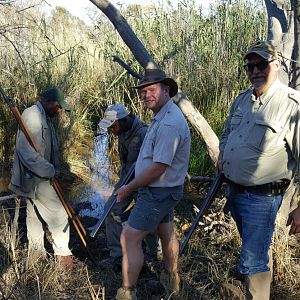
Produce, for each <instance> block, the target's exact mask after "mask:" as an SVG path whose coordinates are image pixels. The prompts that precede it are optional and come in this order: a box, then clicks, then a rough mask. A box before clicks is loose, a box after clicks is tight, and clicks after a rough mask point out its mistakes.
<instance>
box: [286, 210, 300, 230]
mask: <svg viewBox="0 0 300 300" xmlns="http://www.w3.org/2000/svg"><path fill="white" fill-rule="evenodd" d="M289 225H291V228H290V231H289V235H292V234H296V233H299V232H300V206H298V207H297V208H296V209H294V210H293V211H292V212H291V213H290V214H289V218H288V220H287V224H286V226H289Z"/></svg>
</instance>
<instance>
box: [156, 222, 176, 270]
mask: <svg viewBox="0 0 300 300" xmlns="http://www.w3.org/2000/svg"><path fill="white" fill-rule="evenodd" d="M157 234H158V236H159V237H160V239H161V246H162V252H163V259H164V265H165V269H166V270H167V271H168V272H169V273H173V272H177V268H178V253H179V243H178V240H177V237H176V234H175V232H174V228H173V222H169V223H161V224H159V226H158V228H157Z"/></svg>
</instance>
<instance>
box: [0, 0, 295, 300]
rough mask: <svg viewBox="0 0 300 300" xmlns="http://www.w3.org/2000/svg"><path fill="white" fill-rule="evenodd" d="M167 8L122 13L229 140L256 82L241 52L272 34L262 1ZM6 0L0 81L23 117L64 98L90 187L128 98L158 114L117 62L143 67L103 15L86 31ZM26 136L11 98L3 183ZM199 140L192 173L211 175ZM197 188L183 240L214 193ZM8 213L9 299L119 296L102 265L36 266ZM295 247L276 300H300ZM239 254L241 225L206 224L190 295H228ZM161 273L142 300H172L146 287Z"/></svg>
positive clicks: (2, 259)
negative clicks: (98, 152) (239, 102)
mask: <svg viewBox="0 0 300 300" xmlns="http://www.w3.org/2000/svg"><path fill="white" fill-rule="evenodd" d="M24 2H25V1H24ZM24 2H23V1H22V3H23V4H24ZM32 2H34V1H30V5H33V3H32ZM166 2H167V1H164V2H163V3H164V7H161V8H158V7H155V8H154V7H147V8H141V7H140V6H135V5H133V6H130V7H128V8H127V9H126V10H125V11H122V13H123V15H124V16H125V18H126V19H127V20H128V22H129V24H130V25H131V26H132V28H133V30H134V31H135V32H136V34H137V36H138V37H139V38H140V40H141V41H142V42H143V43H144V44H145V46H146V48H147V49H148V51H149V52H150V53H151V54H152V55H153V57H154V59H155V60H156V61H157V62H158V63H159V64H160V65H161V67H162V68H163V69H164V70H165V71H166V72H167V73H168V74H169V75H170V76H172V77H174V78H175V79H176V80H177V82H178V83H179V85H180V87H181V89H182V90H183V91H184V92H185V93H186V94H187V95H188V97H189V99H190V100H191V101H192V102H193V104H194V105H195V107H196V108H197V109H198V110H199V111H200V112H201V114H203V115H204V117H205V118H206V119H207V121H208V123H209V124H210V125H211V126H212V128H213V129H214V131H215V132H216V133H217V135H218V136H220V133H221V130H222V126H223V123H224V121H225V117H226V115H227V113H228V109H229V106H230V103H231V101H232V100H233V99H234V98H235V96H236V95H237V94H238V93H239V92H240V91H241V90H243V89H244V88H246V87H247V86H248V82H247V79H246V77H245V74H244V71H243V68H242V57H243V53H244V52H245V50H246V49H247V48H248V46H249V45H250V44H251V43H252V42H253V41H254V40H256V39H258V38H265V37H266V23H267V20H266V15H265V11H264V8H263V6H262V3H261V2H262V1H259V2H258V1H252V2H255V4H252V2H248V1H247V0H237V1H226V0H220V1H219V3H218V4H217V5H216V6H214V7H213V8H212V10H211V11H210V12H209V13H208V14H204V13H203V12H202V11H201V10H198V9H195V8H193V1H192V0H186V1H181V4H180V5H179V6H178V8H177V9H176V10H171V9H170V7H169V6H168V5H167V4H166ZM257 2H258V3H259V4H258V3H257ZM4 3H5V1H1V3H0V7H1V10H0V16H1V18H0V42H1V47H0V84H1V86H2V87H3V88H4V89H5V90H6V92H7V94H9V95H10V96H12V97H13V98H14V99H15V101H16V103H17V106H18V107H19V109H20V110H21V111H22V110H23V109H24V108H25V107H27V106H29V105H30V104H32V103H33V102H34V101H35V99H36V98H37V97H38V94H39V92H40V91H41V90H43V89H44V88H46V87H47V86H49V85H57V86H58V87H60V88H61V89H62V90H63V91H64V92H65V94H66V95H67V96H68V98H69V101H70V104H71V106H72V107H73V110H72V113H71V114H68V115H67V114H64V115H62V116H61V118H60V120H59V122H58V130H59V138H60V143H61V145H62V147H63V149H64V151H63V153H62V156H63V157H62V158H63V159H64V161H65V162H66V163H67V165H68V167H69V169H70V171H71V172H73V173H75V174H76V175H77V176H78V177H80V178H81V179H82V180H84V181H85V180H86V178H87V177H88V174H87V173H88V171H87V167H86V166H85V164H86V163H85V162H86V156H87V155H88V154H89V153H90V150H91V143H92V138H93V129H94V128H95V127H94V126H95V124H97V122H98V120H99V117H100V116H102V114H103V110H104V108H105V107H106V106H107V105H108V104H110V103H113V102H123V103H125V105H126V106H127V107H128V108H129V109H130V110H131V112H133V113H135V114H137V115H138V116H140V117H141V118H142V119H144V120H146V121H149V118H150V114H149V112H146V110H145V109H144V108H143V106H142V105H141V103H140V102H139V100H138V95H137V93H136V91H135V90H133V89H131V86H132V85H134V84H135V83H136V79H134V78H132V77H130V76H129V75H128V74H126V72H125V71H124V70H123V69H122V68H121V67H120V66H119V65H118V64H116V63H114V62H113V61H112V59H111V56H112V55H117V56H119V57H120V58H121V59H123V60H124V61H125V62H126V63H128V64H129V65H130V66H131V67H132V68H133V69H134V70H136V71H138V72H139V73H142V72H143V71H142V68H141V67H140V66H139V65H138V63H137V62H136V61H135V60H134V58H133V56H132V54H131V53H130V51H129V50H128V48H127V47H126V46H125V44H124V43H123V41H122V40H121V38H120V37H119V35H118V34H117V32H116V31H115V30H114V28H113V26H112V25H111V24H110V23H109V21H108V20H107V19H106V18H105V17H104V16H103V15H101V14H100V15H99V16H98V20H97V22H96V23H95V26H92V27H87V26H86V25H85V24H84V23H83V22H82V21H81V20H79V19H78V18H76V17H73V16H72V15H70V14H69V13H68V12H67V11H66V10H65V9H63V8H57V9H56V10H55V11H54V12H53V13H52V14H51V15H50V16H47V17H46V16H44V15H43V11H42V9H41V6H40V5H37V6H35V7H34V6H33V7H32V8H30V9H26V10H23V9H21V8H22V7H20V3H21V1H17V2H12V3H10V4H7V5H6V4H4ZM16 129H17V125H16V122H15V121H14V119H13V116H12V114H11V112H10V111H9V110H8V108H7V107H6V104H5V103H3V101H1V102H0V140H1V145H0V154H1V163H0V167H1V169H0V172H2V176H3V174H4V175H5V174H7V173H8V172H9V169H10V167H11V162H12V153H13V148H14V143H15V142H14V140H15V139H14V136H15V133H16ZM191 132H192V152H191V159H190V169H189V173H190V174H193V175H207V174H212V172H213V166H212V163H211V161H210V159H209V158H208V155H207V153H206V149H205V144H204V142H203V141H202V140H201V138H200V137H199V136H197V134H196V133H195V131H194V130H193V129H191ZM192 191H193V192H194V193H192V194H191V198H190V199H185V200H186V201H182V202H181V204H180V206H179V207H178V210H177V216H178V218H177V219H176V226H177V229H178V231H179V233H180V235H181V239H182V238H183V230H182V226H183V225H187V224H189V223H190V222H191V220H192V218H193V217H194V214H193V215H192V211H193V209H192V204H196V205H198V204H199V202H198V201H195V200H194V199H199V198H203V197H204V195H200V196H199V195H197V194H195V191H194V188H193V190H192ZM223 194H224V193H223ZM223 204H224V199H222V197H220V198H218V199H217V201H216V204H215V207H214V208H213V210H214V211H218V212H220V211H221V207H222V205H223ZM10 209H11V208H7V207H4V208H3V207H2V210H1V213H0V275H1V278H0V295H1V294H4V295H8V294H10V299H109V298H112V297H113V296H114V293H115V291H116V289H117V288H118V287H119V284H120V281H121V276H120V274H119V273H115V272H113V270H108V271H103V270H102V269H101V268H100V267H99V266H98V265H96V266H95V265H93V264H91V263H87V264H84V263H79V264H78V265H77V266H76V268H75V270H74V271H73V272H71V273H69V274H65V272H63V271H62V270H59V269H57V268H56V266H55V264H54V262H53V259H52V258H51V257H50V258H49V260H46V261H45V260H44V261H42V260H41V261H39V262H38V263H37V264H36V265H35V266H31V265H30V264H29V262H28V260H27V257H26V256H27V252H26V251H24V250H26V249H24V246H22V245H21V246H20V244H19V242H20V240H19V239H20V238H21V239H22V238H24V236H22V235H20V236H19V237H17V238H16V233H14V234H13V233H12V232H13V230H14V229H13V228H10V226H9V220H10V219H11V218H12V216H10V215H9V212H11V210H10ZM23 209H24V208H23ZM21 214H22V209H21ZM23 218H24V211H23ZM23 225H24V224H23ZM84 225H90V224H84ZM23 234H24V232H23ZM100 235H101V234H100ZM276 238H277V237H276ZM99 240H100V238H99ZM99 240H96V241H94V242H92V244H91V249H92V252H93V254H94V255H95V258H96V260H97V262H98V261H99V260H100V259H101V258H103V257H102V255H103V254H104V250H103V248H104V247H105V245H104V243H103V238H102V244H101V243H100V242H99ZM71 242H72V247H73V250H74V254H75V255H76V256H77V257H82V256H83V254H82V253H84V249H82V248H80V243H79V241H78V240H76V237H74V236H72V238H71ZM289 243H290V240H288V239H283V240H282V237H281V240H280V242H277V243H276V249H275V266H274V272H275V277H274V283H273V284H274V290H273V294H274V295H275V296H274V297H276V298H274V299H299V298H300V291H299V284H298V283H297V276H296V275H295V272H296V271H297V268H296V265H297V263H298V264H299V259H298V258H297V257H299V243H298V244H297V243H296V244H294V246H293V245H292V246H291V245H289ZM297 247H298V250H296V249H297ZM238 251H239V241H238V238H237V231H236V229H235V226H234V224H233V222H232V221H229V220H227V219H225V217H224V215H223V214H222V213H221V212H220V213H216V214H210V215H209V216H207V219H206V220H205V221H204V224H203V225H201V226H199V228H198V229H197V231H196V233H195V235H194V237H193V239H192V247H191V248H190V252H189V255H186V256H185V257H183V258H181V261H180V266H181V267H180V268H181V269H180V271H181V276H182V279H183V287H184V290H183V292H182V295H181V297H180V299H182V300H186V299H188V300H190V299H207V300H213V299H222V296H220V295H219V293H218V291H219V287H220V284H221V283H223V282H231V281H232V279H233V278H234V275H235V264H236V261H237V257H238ZM282 253H284V255H282ZM295 270H296V271H295ZM298 270H299V268H298ZM156 273H157V268H155V267H153V268H152V266H150V271H149V270H148V273H147V272H146V275H145V273H144V274H143V275H142V278H141V280H140V282H139V286H138V289H139V294H138V295H139V296H140V297H141V298H140V299H152V300H155V299H162V298H163V297H165V295H164V293H163V292H159V293H158V294H157V295H156V296H152V295H151V293H150V292H148V291H147V290H146V283H147V281H148V280H149V279H153V274H154V275H155V274H156ZM298 273H299V271H298ZM149 274H150V275H149ZM298 275H299V274H298ZM95 284H99V286H95ZM98 290H99V293H98V295H97V291H98ZM3 298H4V297H3Z"/></svg>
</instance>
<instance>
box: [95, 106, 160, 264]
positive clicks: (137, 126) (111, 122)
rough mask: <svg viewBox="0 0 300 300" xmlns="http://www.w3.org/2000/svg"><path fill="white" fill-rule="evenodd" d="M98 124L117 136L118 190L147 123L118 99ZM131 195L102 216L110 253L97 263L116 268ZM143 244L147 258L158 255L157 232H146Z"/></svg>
mask: <svg viewBox="0 0 300 300" xmlns="http://www.w3.org/2000/svg"><path fill="white" fill-rule="evenodd" d="M98 126H99V127H100V128H107V129H108V131H109V132H110V133H112V134H113V135H115V136H117V137H118V152H119V157H120V162H121V169H120V172H119V178H120V179H119V181H118V182H117V183H116V185H115V190H117V189H118V188H119V187H120V184H121V182H122V181H123V180H124V178H125V177H126V175H127V173H128V171H129V169H130V168H131V167H132V165H133V164H134V163H135V162H136V160H137V157H138V155H139V152H140V148H141V146H142V143H143V140H144V138H145V135H146V132H147V129H148V126H147V125H146V124H145V123H144V122H143V121H141V120H140V119H139V118H138V117H137V116H135V115H132V114H129V112H128V111H127V109H126V108H125V106H124V105H122V104H120V103H115V104H112V105H110V106H109V107H108V108H107V109H106V110H105V112H104V116H103V118H102V119H101V120H100V122H99V124H98ZM113 198H114V196H113ZM113 198H110V199H108V201H107V202H106V204H105V206H109V205H110V203H111V200H112V199H113ZM133 198H135V195H130V196H129V197H127V198H126V199H125V200H124V201H122V202H121V203H116V204H115V205H114V208H113V209H112V212H111V214H110V215H109V216H108V217H107V219H106V220H105V226H106V240H107V248H108V249H109V257H108V258H105V259H103V260H102V261H101V262H100V265H101V266H103V267H106V268H118V267H119V266H121V261H122V249H121V244H120V235H121V232H122V228H123V227H122V224H124V223H125V222H126V221H127V219H128V216H129V214H130V207H132V202H133ZM145 244H146V249H145V250H146V255H147V257H148V258H149V259H155V258H157V246H158V241H157V236H156V235H154V234H152V233H151V234H149V235H147V237H146V238H145Z"/></svg>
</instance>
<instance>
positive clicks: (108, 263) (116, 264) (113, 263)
mask: <svg viewBox="0 0 300 300" xmlns="http://www.w3.org/2000/svg"><path fill="white" fill-rule="evenodd" d="M100 266H101V267H103V268H106V269H116V268H121V267H122V257H120V256H119V257H113V256H109V257H108V258H105V259H102V260H101V261H100Z"/></svg>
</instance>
